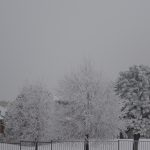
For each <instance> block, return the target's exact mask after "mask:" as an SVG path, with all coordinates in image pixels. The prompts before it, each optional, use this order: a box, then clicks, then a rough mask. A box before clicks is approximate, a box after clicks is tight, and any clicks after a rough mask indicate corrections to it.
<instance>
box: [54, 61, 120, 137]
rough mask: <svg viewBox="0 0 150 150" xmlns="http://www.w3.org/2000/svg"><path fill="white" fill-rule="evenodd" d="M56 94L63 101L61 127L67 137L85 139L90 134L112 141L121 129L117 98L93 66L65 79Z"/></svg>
mask: <svg viewBox="0 0 150 150" xmlns="http://www.w3.org/2000/svg"><path fill="white" fill-rule="evenodd" d="M57 93H58V96H59V98H60V100H62V101H63V102H64V103H61V104H60V105H61V106H63V107H60V109H59V112H60V111H61V113H60V117H59V118H60V119H59V122H60V123H59V125H60V126H61V127H60V129H62V128H63V131H64V132H63V135H65V137H66V138H83V137H84V136H85V135H87V134H88V135H89V137H92V138H95V137H99V138H108V137H109V138H110V137H115V136H116V135H117V134H118V131H119V129H120V128H121V127H122V122H121V120H119V114H120V104H119V103H118V98H117V97H116V96H115V94H114V93H113V90H112V88H111V86H110V84H108V83H106V82H105V81H104V80H103V79H102V76H101V74H100V73H99V72H98V71H96V70H95V69H94V68H93V66H92V65H91V64H90V63H86V64H84V65H83V66H81V67H80V69H79V70H78V71H76V72H72V73H71V74H70V75H69V76H66V77H65V78H64V79H63V80H62V81H61V82H60V84H59V88H58V90H57ZM58 116H59V115H58ZM61 134H62V133H61Z"/></svg>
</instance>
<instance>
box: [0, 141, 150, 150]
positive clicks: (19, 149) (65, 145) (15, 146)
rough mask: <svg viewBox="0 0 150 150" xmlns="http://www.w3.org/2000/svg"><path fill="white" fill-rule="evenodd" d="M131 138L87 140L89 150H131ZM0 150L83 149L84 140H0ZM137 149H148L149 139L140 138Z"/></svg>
mask: <svg viewBox="0 0 150 150" xmlns="http://www.w3.org/2000/svg"><path fill="white" fill-rule="evenodd" d="M132 149H133V140H122V139H121V140H120V139H119V140H109V141H106V140H104V141H101V140H89V150H132ZM0 150H84V141H83V140H81V141H80V140H78V141H50V142H35V141H21V142H20V143H5V142H0ZM138 150H150V140H140V141H139V144H138Z"/></svg>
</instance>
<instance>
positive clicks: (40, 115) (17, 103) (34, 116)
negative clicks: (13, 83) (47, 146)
mask: <svg viewBox="0 0 150 150" xmlns="http://www.w3.org/2000/svg"><path fill="white" fill-rule="evenodd" d="M52 99H53V97H52V95H51V93H50V92H49V91H47V90H46V89H44V88H43V87H42V86H39V85H34V86H33V85H31V86H27V87H24V88H23V90H22V91H21V93H20V94H19V95H18V96H17V98H16V100H14V101H13V102H12V103H11V104H10V105H9V107H8V111H7V113H6V118H5V122H6V128H5V135H6V138H7V140H9V141H20V140H35V139H37V140H40V141H41V140H44V141H47V140H50V138H51V136H52V133H51V131H52V130H51V127H52V124H51V123H52V120H51V119H52V113H53V102H52Z"/></svg>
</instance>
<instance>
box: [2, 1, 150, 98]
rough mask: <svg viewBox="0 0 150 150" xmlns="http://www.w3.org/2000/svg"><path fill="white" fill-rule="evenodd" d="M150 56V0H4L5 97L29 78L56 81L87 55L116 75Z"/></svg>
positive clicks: (51, 84)
mask: <svg viewBox="0 0 150 150" xmlns="http://www.w3.org/2000/svg"><path fill="white" fill-rule="evenodd" d="M149 57H150V1H148V0H145V1H142V0H1V1H0V100H12V99H14V98H15V97H16V96H17V94H18V91H19V89H20V88H21V87H22V86H23V85H24V84H25V83H26V82H29V83H30V82H33V81H36V80H39V81H41V82H43V83H45V84H47V85H48V87H50V88H51V87H55V86H56V83H57V81H58V80H59V79H60V78H61V77H63V75H64V74H66V73H67V72H68V71H69V70H70V69H71V68H72V67H75V66H77V65H79V64H80V63H82V61H83V59H85V58H89V59H91V60H92V61H94V62H95V65H96V67H97V68H99V69H101V70H102V71H103V72H105V73H106V74H107V75H108V77H109V78H110V79H112V80H114V79H115V78H116V77H117V75H118V72H120V71H121V70H125V69H127V68H128V67H129V66H131V65H133V64H145V65H149V66H150V58H149Z"/></svg>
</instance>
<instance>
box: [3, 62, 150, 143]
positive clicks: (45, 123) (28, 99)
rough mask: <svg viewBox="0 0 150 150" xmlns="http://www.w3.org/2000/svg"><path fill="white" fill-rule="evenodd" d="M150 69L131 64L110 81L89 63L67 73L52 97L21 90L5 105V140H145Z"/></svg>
mask: <svg viewBox="0 0 150 150" xmlns="http://www.w3.org/2000/svg"><path fill="white" fill-rule="evenodd" d="M149 122H150V68H149V67H148V66H144V65H140V66H136V65H135V66H132V67H130V68H129V70H127V71H124V72H121V73H120V74H119V77H118V79H117V80H116V81H114V82H110V81H107V80H106V79H105V77H103V76H102V74H101V73H99V71H97V70H96V69H94V67H93V66H92V65H91V64H90V63H86V64H84V65H82V66H81V67H80V68H79V70H77V71H74V72H71V73H70V74H68V75H66V76H65V77H64V78H63V79H62V80H61V81H60V82H59V84H58V87H57V89H56V92H55V96H54V94H53V93H52V92H50V91H49V90H48V89H46V88H45V87H43V86H42V85H41V84H36V85H30V86H25V87H23V88H22V91H21V92H20V93H19V94H18V96H17V98H16V99H15V100H14V101H13V102H12V103H11V104H10V105H9V106H8V108H7V113H6V116H5V140H7V141H20V140H35V139H36V140H38V141H49V140H52V139H83V138H84V136H85V135H87V134H88V135H89V137H90V138H102V139H105V138H117V137H119V135H120V133H121V135H122V136H124V137H126V138H129V137H134V136H137V135H140V136H143V137H149V132H150V125H149V124H150V123H149Z"/></svg>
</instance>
